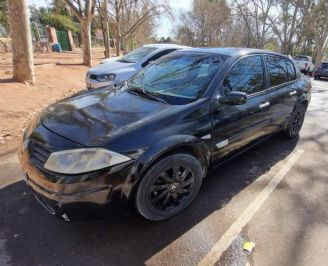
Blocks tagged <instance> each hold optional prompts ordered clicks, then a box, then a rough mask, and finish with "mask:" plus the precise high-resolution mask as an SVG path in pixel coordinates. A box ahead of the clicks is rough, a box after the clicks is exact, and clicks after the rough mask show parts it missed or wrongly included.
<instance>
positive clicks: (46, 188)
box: [18, 145, 134, 221]
mask: <svg viewBox="0 0 328 266" xmlns="http://www.w3.org/2000/svg"><path fill="white" fill-rule="evenodd" d="M18 155H19V159H20V162H21V166H22V168H23V172H24V173H25V181H26V183H27V184H28V186H29V187H30V188H31V189H32V191H33V193H34V195H35V196H36V198H37V199H38V201H39V202H40V203H41V205H42V206H43V207H45V209H46V210H47V211H48V212H49V213H51V214H53V215H55V216H56V217H58V218H59V219H61V220H63V221H93V220H99V219H103V218H106V217H108V216H110V215H118V214H122V213H126V212H127V211H128V210H130V208H131V204H130V192H131V187H132V183H133V182H132V180H133V176H132V169H133V165H134V161H133V160H131V161H128V162H125V163H122V164H120V165H117V166H114V167H110V168H106V169H102V170H98V171H94V172H90V173H86V174H79V175H70V176H69V175H62V174H56V173H52V172H50V171H47V170H45V169H44V168H42V167H40V165H36V164H34V163H33V161H32V160H31V159H30V155H29V150H28V149H27V148H24V145H21V147H20V149H19V153H18ZM131 182H132V183H131Z"/></svg>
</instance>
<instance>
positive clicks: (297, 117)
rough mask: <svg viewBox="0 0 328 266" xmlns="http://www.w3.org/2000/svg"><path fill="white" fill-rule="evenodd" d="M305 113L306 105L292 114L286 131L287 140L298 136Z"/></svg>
mask: <svg viewBox="0 0 328 266" xmlns="http://www.w3.org/2000/svg"><path fill="white" fill-rule="evenodd" d="M305 111H306V105H305V104H302V105H300V106H299V107H298V108H297V109H296V110H295V111H294V112H293V114H292V116H291V118H290V121H289V126H288V128H287V130H286V133H287V136H288V137H289V138H294V137H296V136H298V134H299V132H300V130H301V128H302V125H303V122H304V116H305Z"/></svg>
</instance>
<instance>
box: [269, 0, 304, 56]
mask: <svg viewBox="0 0 328 266" xmlns="http://www.w3.org/2000/svg"><path fill="white" fill-rule="evenodd" d="M275 6H276V10H275V14H277V15H271V16H269V20H270V25H271V27H272V30H273V32H274V34H275V35H276V36H277V37H278V39H279V41H280V45H281V52H282V53H283V54H291V53H293V51H292V46H293V40H294V39H295V36H296V33H297V31H298V30H300V29H301V28H302V26H303V25H304V21H303V18H302V15H301V7H302V0H277V3H276V5H275Z"/></svg>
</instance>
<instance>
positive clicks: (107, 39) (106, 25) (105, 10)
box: [103, 0, 110, 58]
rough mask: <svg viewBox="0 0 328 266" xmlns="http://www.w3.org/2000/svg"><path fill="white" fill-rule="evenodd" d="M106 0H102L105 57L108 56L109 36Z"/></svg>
mask: <svg viewBox="0 0 328 266" xmlns="http://www.w3.org/2000/svg"><path fill="white" fill-rule="evenodd" d="M107 9H108V6H107V0H105V1H104V12H103V14H104V35H105V36H104V44H105V57H106V58H107V57H110V38H109V28H108V21H109V19H108V13H107Z"/></svg>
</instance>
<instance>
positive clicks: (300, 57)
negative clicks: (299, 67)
mask: <svg viewBox="0 0 328 266" xmlns="http://www.w3.org/2000/svg"><path fill="white" fill-rule="evenodd" d="M294 59H295V60H301V61H309V58H308V57H306V56H295V57H294Z"/></svg>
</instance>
